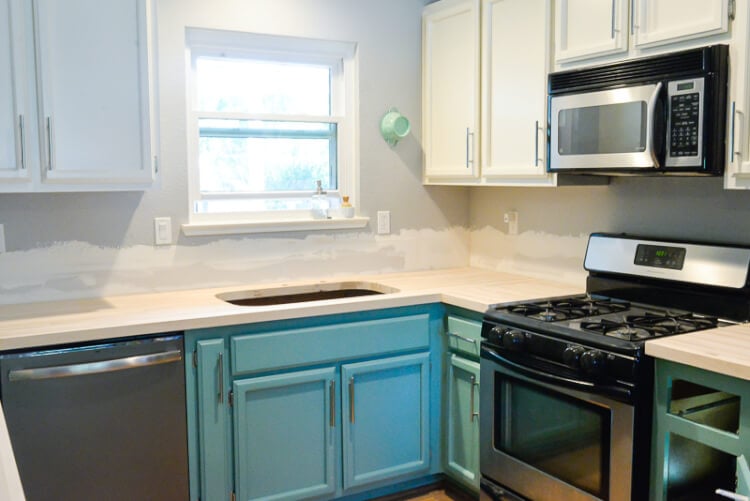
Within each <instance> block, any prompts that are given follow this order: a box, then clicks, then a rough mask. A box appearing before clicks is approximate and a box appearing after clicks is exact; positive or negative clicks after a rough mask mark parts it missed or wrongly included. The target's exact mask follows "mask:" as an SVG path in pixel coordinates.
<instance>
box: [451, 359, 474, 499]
mask: <svg viewBox="0 0 750 501" xmlns="http://www.w3.org/2000/svg"><path fill="white" fill-rule="evenodd" d="M447 391H448V418H447V428H448V434H447V441H448V444H447V447H446V451H445V453H446V464H445V471H446V473H447V474H448V475H450V476H451V477H452V478H453V479H455V480H458V481H459V482H461V483H462V484H465V485H466V486H467V487H470V488H473V489H478V488H479V363H477V362H474V361H471V360H468V359H466V358H463V357H459V356H457V355H455V354H452V355H450V360H449V365H448V388H447Z"/></svg>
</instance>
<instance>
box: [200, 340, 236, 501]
mask: <svg viewBox="0 0 750 501" xmlns="http://www.w3.org/2000/svg"><path fill="white" fill-rule="evenodd" d="M196 349H197V352H198V355H197V357H198V374H197V385H198V441H199V445H198V447H199V454H200V462H199V468H200V485H201V488H200V493H201V499H229V495H230V493H231V492H232V467H231V458H230V457H229V455H228V454H229V453H228V452H227V451H229V450H231V448H230V442H229V438H230V433H229V430H230V421H229V412H228V410H227V409H228V408H227V395H226V391H224V390H223V388H224V380H225V374H226V368H225V366H224V360H225V359H226V357H225V354H224V340H223V339H207V340H203V341H198V343H197V348H196Z"/></svg>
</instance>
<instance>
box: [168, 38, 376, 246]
mask: <svg viewBox="0 0 750 501" xmlns="http://www.w3.org/2000/svg"><path fill="white" fill-rule="evenodd" d="M185 49H186V51H185V52H186V54H185V57H186V62H185V64H186V70H187V82H186V83H187V87H186V88H187V110H186V115H187V124H186V125H187V135H188V138H187V146H188V148H187V151H188V162H187V163H188V203H189V222H188V223H187V224H183V225H182V230H183V233H185V234H186V235H188V236H192V235H218V234H232V233H260V232H281V231H303V230H328V229H339V228H340V229H346V228H361V227H364V226H365V225H366V224H367V223H368V221H369V218H366V217H354V218H341V217H332V218H330V219H313V217H312V214H311V213H310V212H309V211H278V210H275V211H270V210H269V211H259V212H231V213H199V212H196V210H195V207H196V202H200V201H201V200H206V199H217V198H232V196H231V195H225V194H210V195H206V196H204V195H202V194H201V192H200V184H199V177H198V176H199V161H198V148H199V139H200V131H199V128H198V123H199V119H200V118H242V119H248V118H250V119H258V120H268V119H278V118H279V117H278V115H273V116H269V115H262V114H253V115H248V114H245V113H242V114H237V113H223V112H210V113H209V112H204V111H199V110H196V108H197V106H196V99H197V97H196V92H195V71H194V68H195V65H194V62H195V60H196V59H197V58H198V57H205V56H209V57H212V56H215V57H222V56H228V57H237V58H241V57H249V58H253V59H265V58H268V59H270V60H274V61H283V60H291V61H296V62H301V63H312V64H324V65H328V66H331V67H332V69H333V71H332V76H331V114H330V116H325V117H313V116H292V115H290V116H284V120H288V121H315V122H328V123H335V124H336V128H337V140H336V148H337V153H336V156H337V166H336V171H337V188H336V189H331V190H328V195H329V196H330V197H339V196H341V195H347V196H349V200H350V203H351V204H352V205H353V206H354V207H358V203H357V202H358V200H359V183H358V177H359V176H358V171H359V148H358V132H359V128H358V109H359V106H358V94H359V91H358V67H357V46H356V44H355V43H351V42H339V41H329V40H316V39H305V38H297V37H287V36H275V35H265V34H256V33H243V32H234V31H224V30H209V29H202V28H188V29H187V30H186V45H185ZM313 192H314V186H311V187H310V197H312V195H313ZM295 195H296V196H299V193H298V192H291V193H273V194H272V195H271V194H268V195H266V194H248V195H243V196H242V197H241V198H268V199H271V198H287V197H292V196H295ZM237 198H240V197H237Z"/></svg>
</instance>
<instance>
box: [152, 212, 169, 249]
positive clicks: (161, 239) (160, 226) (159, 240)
mask: <svg viewBox="0 0 750 501" xmlns="http://www.w3.org/2000/svg"><path fill="white" fill-rule="evenodd" d="M154 244H156V245H171V244H172V218H171V217H155V218H154Z"/></svg>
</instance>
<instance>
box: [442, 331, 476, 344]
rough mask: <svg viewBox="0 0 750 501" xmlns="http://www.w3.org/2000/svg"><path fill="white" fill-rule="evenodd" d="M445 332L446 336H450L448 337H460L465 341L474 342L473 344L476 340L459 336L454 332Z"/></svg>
mask: <svg viewBox="0 0 750 501" xmlns="http://www.w3.org/2000/svg"><path fill="white" fill-rule="evenodd" d="M446 334H447V335H448V336H450V337H455V338H457V339H460V340H461V341H466V342H467V343H471V344H474V345H475V344H477V340H476V339H472V338H470V337H464V336H460V335H458V334H455V333H453V332H447V333H446Z"/></svg>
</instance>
